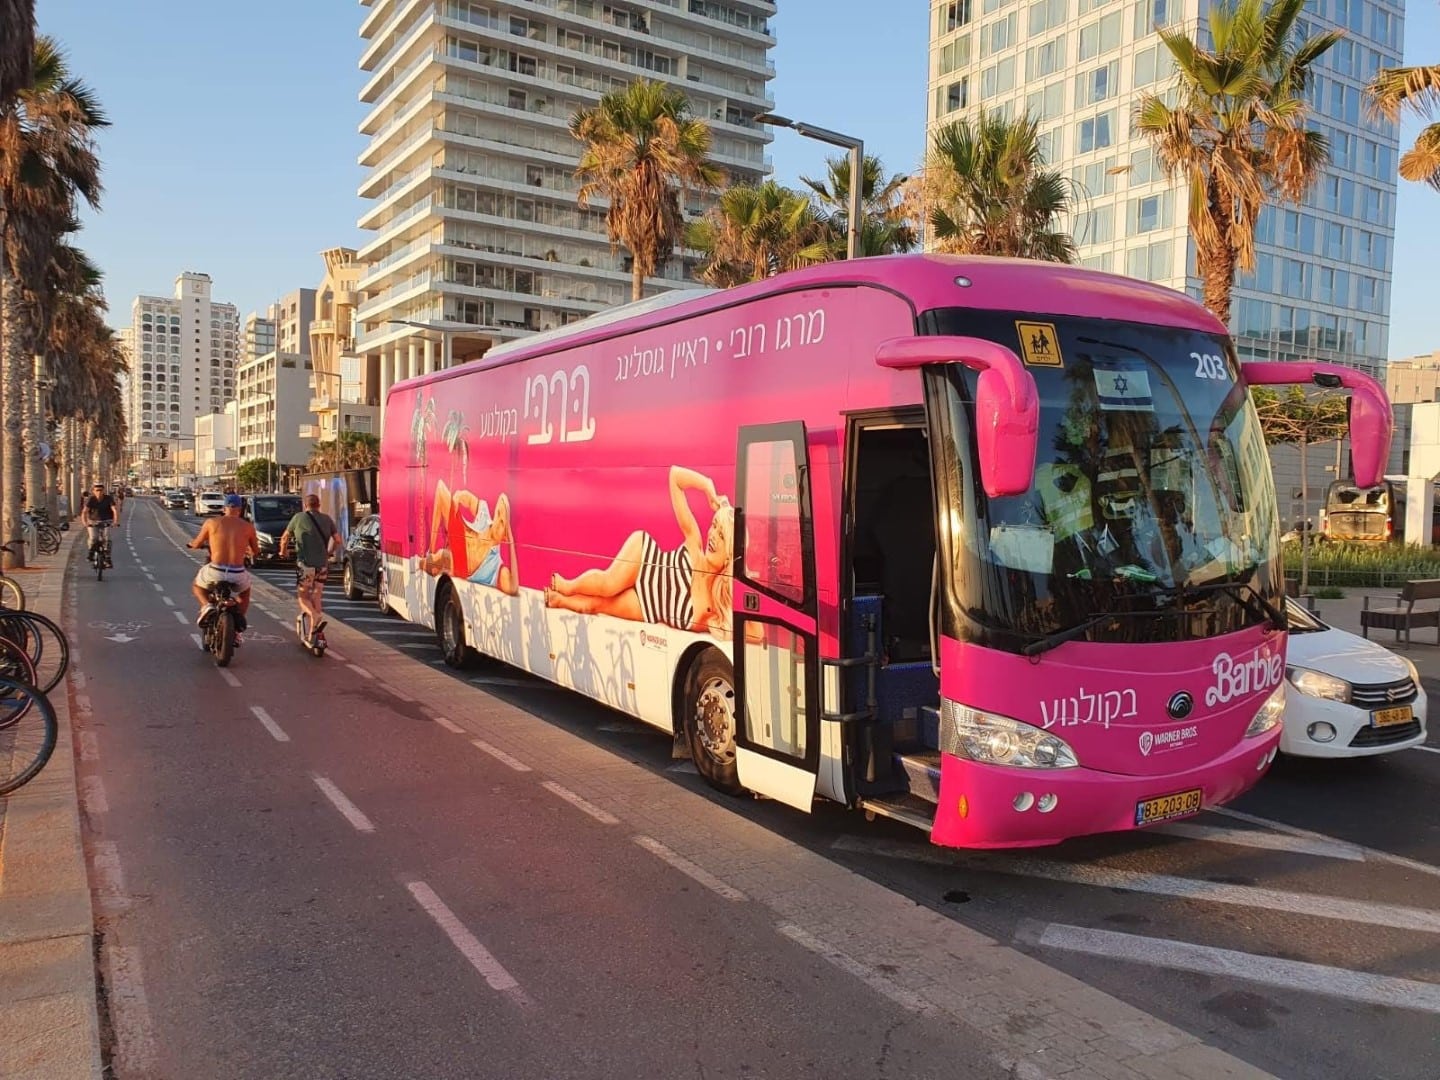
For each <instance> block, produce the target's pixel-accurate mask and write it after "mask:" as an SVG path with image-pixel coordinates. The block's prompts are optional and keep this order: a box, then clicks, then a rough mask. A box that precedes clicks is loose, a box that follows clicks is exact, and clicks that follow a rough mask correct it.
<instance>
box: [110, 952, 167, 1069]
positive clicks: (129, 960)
mask: <svg viewBox="0 0 1440 1080" xmlns="http://www.w3.org/2000/svg"><path fill="white" fill-rule="evenodd" d="M105 953H106V959H107V960H108V961H109V964H108V967H109V969H110V970H109V973H108V975H109V977H108V978H107V979H106V980H105V981H106V987H105V988H106V990H107V991H108V1001H109V1005H110V1023H111V1027H112V1028H113V1031H114V1036H115V1046H114V1067H115V1072H116V1074H117V1075H119V1076H129V1075H138V1074H142V1073H148V1072H150V1071H151V1070H152V1069H153V1068H154V1066H155V1029H154V1027H153V1025H152V1024H151V1021H150V1004H149V1002H148V1001H147V1000H146V998H145V981H144V979H143V978H142V977H141V973H140V950H139V949H138V948H137V947H136V946H133V945H127V946H115V947H111V946H107V947H106V948H105Z"/></svg>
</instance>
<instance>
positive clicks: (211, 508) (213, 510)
mask: <svg viewBox="0 0 1440 1080" xmlns="http://www.w3.org/2000/svg"><path fill="white" fill-rule="evenodd" d="M224 512H225V493H224V492H221V491H202V492H200V494H199V495H196V496H195V513H196V514H197V515H198V516H200V517H204V516H205V515H206V514H223V513H224Z"/></svg>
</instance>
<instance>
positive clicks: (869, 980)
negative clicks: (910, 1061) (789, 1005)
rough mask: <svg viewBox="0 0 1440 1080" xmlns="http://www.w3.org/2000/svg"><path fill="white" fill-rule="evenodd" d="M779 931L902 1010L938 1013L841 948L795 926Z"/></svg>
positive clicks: (920, 999) (918, 997)
mask: <svg viewBox="0 0 1440 1080" xmlns="http://www.w3.org/2000/svg"><path fill="white" fill-rule="evenodd" d="M775 929H777V930H778V931H780V933H782V934H784V935H785V936H786V937H787V938H789V939H790V940H791V941H793V942H795V943H796V944H797V945H800V946H803V947H804V948H806V949H809V950H810V951H811V952H813V953H814V954H815V955H816V956H818V957H820V958H821V959H822V960H826V961H828V962H829V963H831V964H834V965H835V966H836V967H837V968H839V969H840V970H841V971H843V972H845V973H846V974H847V975H853V976H855V978H857V979H859V980H860V981H861V982H863V983H864V984H865V985H866V986H868V987H870V989H871V990H874V991H875V992H876V993H877V994H881V995H883V996H885V997H887V998H889V999H890V1000H891V1001H893V1002H895V1004H897V1005H899V1006H900V1007H901V1008H904V1009H909V1010H910V1011H911V1012H914V1013H920V1014H921V1015H922V1016H924V1015H929V1014H931V1013H933V1012H934V1011H935V1007H934V1006H933V1005H931V1004H930V1003H929V1002H928V1001H926V1000H925V999H924V998H922V997H921V996H920V995H919V994H914V993H911V992H910V991H909V990H906V989H905V988H904V987H903V986H900V985H898V984H897V983H895V982H893V981H892V980H890V979H888V978H886V977H885V976H884V975H882V974H880V972H878V971H876V970H875V969H874V968H872V967H869V966H867V965H865V964H862V963H860V961H858V960H856V959H854V958H853V957H849V956H846V955H845V954H844V953H843V952H841V951H840V950H839V949H836V948H833V947H831V946H829V945H827V944H826V943H825V942H823V941H821V940H820V939H819V938H817V937H814V936H812V935H811V934H809V933H807V932H806V931H804V930H802V929H800V927H798V926H796V925H795V924H794V923H781V924H780V925H779V926H777V927H776V928H775Z"/></svg>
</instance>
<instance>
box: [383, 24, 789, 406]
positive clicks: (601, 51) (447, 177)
mask: <svg viewBox="0 0 1440 1080" xmlns="http://www.w3.org/2000/svg"><path fill="white" fill-rule="evenodd" d="M361 2H362V3H363V4H364V5H365V7H366V8H367V9H368V10H367V12H366V15H365V18H364V21H363V23H362V25H361V29H360V36H361V38H362V39H363V46H362V51H361V57H360V67H361V68H362V69H363V70H364V71H366V72H369V73H370V75H369V78H368V81H367V82H366V83H365V85H364V87H363V88H362V90H361V92H360V99H361V101H362V102H363V103H365V104H366V105H367V106H368V107H369V110H370V111H369V113H368V114H367V115H366V117H365V119H364V121H363V122H362V123H361V125H360V130H361V132H362V134H364V135H366V136H368V137H369V140H370V141H369V144H368V145H367V147H366V149H365V151H364V152H363V153H362V154H361V155H360V164H361V165H362V166H364V167H365V168H366V169H367V170H368V173H367V175H366V177H365V180H364V182H363V183H362V184H361V187H360V191H359V194H360V196H361V197H362V198H363V199H366V200H368V202H369V206H368V207H367V209H366V210H365V212H364V213H363V215H362V216H361V218H360V222H359V224H360V227H361V228H362V229H365V230H367V231H369V232H370V233H371V236H372V238H371V240H370V241H369V242H368V243H367V244H365V245H364V246H363V247H362V248H361V249H360V250H359V252H358V258H359V259H360V260H362V261H364V262H367V263H368V264H369V267H368V269H367V270H366V271H365V272H364V274H363V276H362V278H361V280H360V281H359V284H358V288H359V289H360V290H362V291H363V294H364V299H363V300H362V301H361V304H360V306H359V308H358V311H357V318H358V321H359V324H360V326H359V336H360V340H359V342H358V343H357V347H356V351H357V353H358V354H359V355H361V356H365V357H368V358H378V365H379V381H380V393H381V400H382V401H383V395H384V393H385V392H386V391H387V390H388V388H389V386H390V385H391V384H392V383H393V382H395V381H397V380H398V379H401V378H405V377H407V376H408V375H411V374H415V373H419V372H422V371H432V370H435V369H436V368H437V367H438V366H440V365H442V364H443V363H444V362H445V358H446V357H447V356H448V357H449V358H450V360H451V362H452V363H458V362H461V361H464V360H466V359H471V358H474V357H478V356H480V355H483V353H484V351H485V350H486V349H488V348H489V347H490V345H491V344H493V343H494V342H496V341H501V340H508V339H511V338H514V337H518V336H522V335H524V334H527V333H530V332H533V331H537V330H544V329H547V328H551V327H555V326H561V325H565V324H566V323H569V322H571V321H573V320H575V319H579V318H581V317H583V316H585V315H588V314H590V313H592V312H595V311H599V310H602V309H604V308H606V307H609V306H612V305H615V304H619V303H622V302H625V301H628V300H629V299H630V272H629V269H628V259H627V257H626V256H625V254H624V252H623V251H622V252H620V253H619V254H612V252H611V250H610V243H609V240H608V238H607V236H606V231H605V207H604V205H603V204H601V205H596V206H592V207H591V208H589V209H586V210H581V209H579V207H578V205H577V202H576V191H577V186H578V185H577V184H576V182H575V180H574V170H575V165H576V163H577V162H578V160H579V144H578V143H577V142H576V141H575V140H574V139H573V138H572V137H571V135H570V134H569V131H568V125H569V121H570V117H571V116H572V115H573V114H574V113H575V112H576V111H577V110H579V109H582V108H588V107H590V106H593V105H594V104H595V103H596V102H597V101H599V99H600V96H601V95H602V94H603V93H605V92H607V91H609V90H612V89H617V88H620V87H623V86H625V85H626V84H628V83H629V82H631V81H633V80H634V79H636V78H639V77H642V76H643V77H648V78H652V79H656V80H659V81H661V82H665V83H668V84H671V85H673V86H675V87H677V88H679V89H682V90H684V91H685V92H686V93H687V94H688V95H689V97H690V100H691V102H692V106H693V112H694V114H695V115H696V116H697V117H701V118H704V119H705V120H706V121H707V122H708V123H709V124H710V125H711V129H712V132H713V140H714V141H713V148H712V156H713V158H714V160H715V162H716V163H717V164H719V165H720V166H722V167H723V168H724V169H725V170H726V171H727V172H728V173H729V174H730V176H731V177H732V178H733V179H734V180H735V181H740V182H745V181H755V180H758V179H760V178H761V177H762V176H764V175H765V174H767V173H768V172H769V169H770V163H769V159H768V158H767V156H766V154H765V147H766V144H767V143H768V142H769V141H770V135H769V134H768V132H767V131H766V129H765V128H764V127H763V126H761V125H757V124H756V123H755V119H754V118H755V117H756V116H757V115H758V114H760V113H763V112H765V111H766V110H767V109H769V108H770V107H771V106H772V105H773V97H771V95H770V94H769V91H768V89H767V84H768V81H769V80H770V78H771V77H772V76H773V74H774V66H773V64H772V63H771V62H770V60H769V58H768V57H769V50H770V49H771V48H772V47H773V45H774V43H775V39H774V36H773V32H772V31H771V29H770V26H769V20H770V19H771V17H773V16H774V14H775V4H774V3H773V2H768V0H685V2H684V3H675V2H666V0H605V2H601V0H563V2H547V3H543V4H537V3H534V2H531V0H489V2H487V3H463V2H456V0H361ZM702 207H703V203H702V202H701V200H700V199H699V198H698V197H693V196H692V198H691V200H690V204H689V206H688V207H687V209H688V210H689V211H690V212H692V213H698V212H700V210H701V209H702ZM687 272H688V268H687V266H686V264H685V260H684V259H683V258H682V257H680V255H679V253H677V257H676V258H675V259H672V260H671V262H670V263H669V264H667V265H666V266H664V267H662V268H661V269H660V270H659V271H658V272H657V276H656V277H655V278H652V279H651V280H650V281H648V282H647V283H646V291H647V294H649V293H653V292H656V291H660V290H663V289H666V288H671V287H675V286H678V285H680V284H681V283H682V282H683V281H684V280H685V277H686V274H687ZM392 320H406V323H405V324H396V323H394V322H393V321H392ZM416 323H418V324H422V326H423V327H425V328H421V327H418V326H415V325H409V324H416Z"/></svg>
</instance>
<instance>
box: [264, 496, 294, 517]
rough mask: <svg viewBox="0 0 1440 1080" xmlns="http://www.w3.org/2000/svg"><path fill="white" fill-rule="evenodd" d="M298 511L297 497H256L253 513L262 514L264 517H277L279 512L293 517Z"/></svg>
mask: <svg viewBox="0 0 1440 1080" xmlns="http://www.w3.org/2000/svg"><path fill="white" fill-rule="evenodd" d="M299 512H300V500H299V499H256V500H255V513H257V514H263V515H264V516H265V517H278V516H279V515H281V514H284V515H286V516H287V517H294V516H295V515H296V514H298V513H299Z"/></svg>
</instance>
